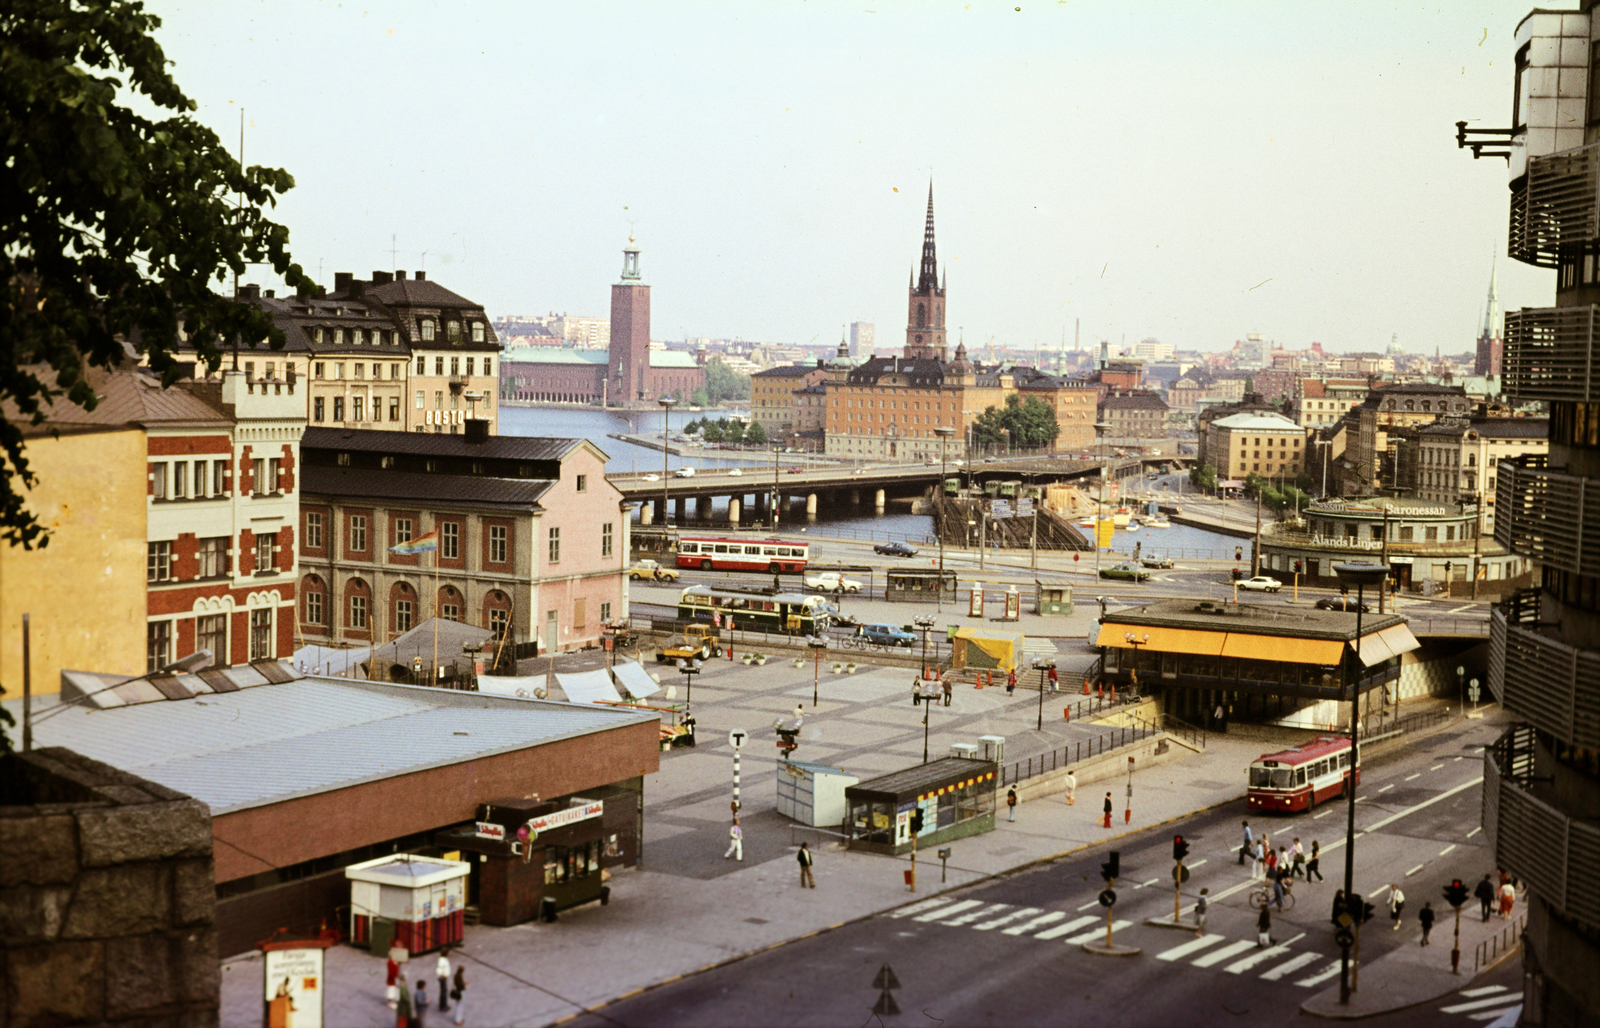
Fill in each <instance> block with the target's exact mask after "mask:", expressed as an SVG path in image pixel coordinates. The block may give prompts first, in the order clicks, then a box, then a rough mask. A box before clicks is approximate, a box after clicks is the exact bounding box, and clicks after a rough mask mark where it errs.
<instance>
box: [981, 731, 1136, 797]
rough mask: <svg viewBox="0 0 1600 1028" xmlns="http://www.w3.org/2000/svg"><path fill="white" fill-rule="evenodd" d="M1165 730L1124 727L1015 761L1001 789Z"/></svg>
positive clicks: (1004, 770) (1006, 768) (1005, 770)
mask: <svg viewBox="0 0 1600 1028" xmlns="http://www.w3.org/2000/svg"><path fill="white" fill-rule="evenodd" d="M1160 734H1161V729H1159V728H1155V727H1152V726H1150V725H1148V724H1137V725H1124V726H1122V727H1121V728H1115V729H1112V730H1111V731H1107V732H1102V733H1100V734H1099V735H1097V736H1095V737H1094V738H1092V739H1080V740H1078V741H1077V742H1070V743H1067V744H1066V745H1065V746H1060V747H1057V748H1056V749H1053V750H1051V751H1049V752H1048V753H1042V754H1039V755H1038V756H1034V757H1028V758H1026V759H1024V760H1016V761H1012V762H1011V763H1009V764H1002V765H1001V767H1000V784H1001V786H1006V785H1012V784H1015V783H1017V782H1022V781H1026V780H1027V779H1029V778H1033V777H1034V776H1036V775H1042V774H1045V773H1047V772H1050V771H1054V770H1056V769H1057V768H1063V767H1071V766H1072V765H1073V764H1081V763H1083V762H1084V761H1085V760H1088V759H1089V758H1091V757H1098V756H1099V755H1100V754H1102V753H1109V752H1111V751H1112V750H1115V749H1120V748H1121V747H1123V746H1127V745H1128V744H1129V743H1136V742H1139V741H1140V740H1142V739H1148V738H1150V737H1151V736H1155V735H1160Z"/></svg>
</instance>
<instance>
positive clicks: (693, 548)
mask: <svg viewBox="0 0 1600 1028" xmlns="http://www.w3.org/2000/svg"><path fill="white" fill-rule="evenodd" d="M678 552H679V553H699V552H700V544H699V543H682V544H680V545H679V546H678Z"/></svg>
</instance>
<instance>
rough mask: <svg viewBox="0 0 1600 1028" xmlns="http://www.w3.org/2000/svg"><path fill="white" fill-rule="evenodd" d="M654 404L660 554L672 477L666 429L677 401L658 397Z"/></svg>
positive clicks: (664, 550) (670, 421) (664, 544)
mask: <svg viewBox="0 0 1600 1028" xmlns="http://www.w3.org/2000/svg"><path fill="white" fill-rule="evenodd" d="M656 402H657V403H659V404H661V543H662V550H661V552H663V553H665V552H666V541H667V538H668V535H667V489H668V487H669V486H670V485H671V484H672V476H671V475H670V474H668V473H667V456H668V450H667V429H668V427H669V426H670V425H671V423H672V408H673V407H674V406H675V405H676V404H677V402H678V401H677V400H676V399H674V398H673V397H670V396H660V397H657V398H656Z"/></svg>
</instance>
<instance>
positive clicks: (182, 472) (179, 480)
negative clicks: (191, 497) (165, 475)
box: [172, 460, 189, 500]
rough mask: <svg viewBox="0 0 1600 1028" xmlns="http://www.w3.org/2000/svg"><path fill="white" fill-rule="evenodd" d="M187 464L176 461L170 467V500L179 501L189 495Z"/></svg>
mask: <svg viewBox="0 0 1600 1028" xmlns="http://www.w3.org/2000/svg"><path fill="white" fill-rule="evenodd" d="M188 486H189V463H188V462H187V461H181V460H180V461H177V462H175V463H174V464H173V465H172V498H173V499H174V500H181V499H183V498H184V497H185V496H187V495H188V493H189V488H188Z"/></svg>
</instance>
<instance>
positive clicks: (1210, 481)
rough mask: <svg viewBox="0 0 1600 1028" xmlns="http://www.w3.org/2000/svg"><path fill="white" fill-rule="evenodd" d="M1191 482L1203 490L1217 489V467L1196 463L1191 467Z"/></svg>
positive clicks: (1211, 490)
mask: <svg viewBox="0 0 1600 1028" xmlns="http://www.w3.org/2000/svg"><path fill="white" fill-rule="evenodd" d="M1189 484H1190V485H1192V486H1194V487H1195V488H1196V489H1199V490H1200V491H1202V492H1207V493H1214V492H1216V491H1217V469H1216V468H1214V467H1212V466H1211V465H1209V464H1196V465H1195V466H1194V467H1192V468H1190V469H1189Z"/></svg>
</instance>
